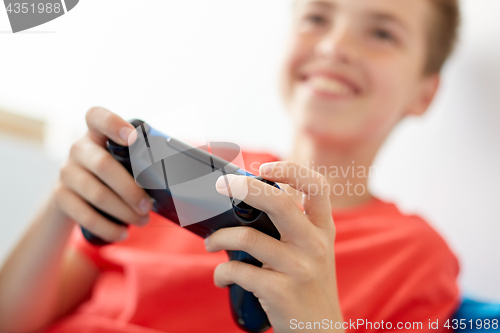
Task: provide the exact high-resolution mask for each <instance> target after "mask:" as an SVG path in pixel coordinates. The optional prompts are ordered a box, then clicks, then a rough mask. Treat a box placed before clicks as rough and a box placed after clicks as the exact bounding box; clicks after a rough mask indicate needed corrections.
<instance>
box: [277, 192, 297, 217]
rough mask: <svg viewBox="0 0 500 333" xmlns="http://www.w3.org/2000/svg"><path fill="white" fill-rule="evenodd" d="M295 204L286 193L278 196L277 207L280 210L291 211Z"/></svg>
mask: <svg viewBox="0 0 500 333" xmlns="http://www.w3.org/2000/svg"><path fill="white" fill-rule="evenodd" d="M294 205H295V204H294V203H293V202H292V200H291V199H290V197H289V196H288V195H286V193H283V194H280V195H279V196H277V197H276V203H275V207H276V208H275V209H276V210H277V211H278V212H285V213H286V212H289V211H291V210H292V208H293V206H294Z"/></svg>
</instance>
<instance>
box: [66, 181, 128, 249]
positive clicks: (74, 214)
mask: <svg viewBox="0 0 500 333" xmlns="http://www.w3.org/2000/svg"><path fill="white" fill-rule="evenodd" d="M56 199H57V202H58V205H59V207H61V209H62V210H63V211H64V212H65V213H66V214H67V215H68V216H69V217H70V218H71V219H72V220H74V221H75V222H76V223H78V224H80V225H81V226H83V227H84V228H85V229H87V230H88V231H90V232H91V233H93V234H94V235H96V236H98V237H99V238H101V239H103V240H105V241H108V242H117V241H121V240H124V239H125V238H127V236H128V231H127V227H124V226H120V225H118V224H116V223H113V222H111V221H109V220H107V219H106V218H104V217H103V216H102V215H101V214H99V213H98V212H97V211H96V210H95V209H94V208H92V207H91V206H90V205H89V204H88V203H87V202H85V201H84V200H83V199H82V198H81V197H79V196H78V195H77V194H76V193H74V192H73V191H71V190H70V189H68V188H67V187H65V186H63V185H60V186H58V187H57V189H56Z"/></svg>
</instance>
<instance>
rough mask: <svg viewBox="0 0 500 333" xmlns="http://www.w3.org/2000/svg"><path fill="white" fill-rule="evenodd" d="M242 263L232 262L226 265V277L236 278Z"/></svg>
mask: <svg viewBox="0 0 500 333" xmlns="http://www.w3.org/2000/svg"><path fill="white" fill-rule="evenodd" d="M241 265H242V263H241V262H240V261H237V260H231V261H229V262H227V263H225V267H224V271H225V273H226V275H228V276H234V275H236V274H237V273H238V271H239V270H240V267H241Z"/></svg>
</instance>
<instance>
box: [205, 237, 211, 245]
mask: <svg viewBox="0 0 500 333" xmlns="http://www.w3.org/2000/svg"><path fill="white" fill-rule="evenodd" d="M209 244H210V236H208V237H207V238H205V247H207V246H208V245H209Z"/></svg>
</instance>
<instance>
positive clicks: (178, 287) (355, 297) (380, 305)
mask: <svg viewBox="0 0 500 333" xmlns="http://www.w3.org/2000/svg"><path fill="white" fill-rule="evenodd" d="M243 159H244V161H245V165H246V166H247V168H246V169H247V170H248V171H250V172H253V173H258V166H259V165H260V163H264V162H270V161H275V160H276V157H274V156H272V155H268V154H255V153H243ZM255 162H258V163H255ZM332 214H333V218H334V221H335V225H336V231H337V236H336V240H335V254H336V263H337V280H338V290H339V297H340V305H341V308H342V313H343V317H344V321H345V322H347V323H349V321H351V322H356V321H357V320H358V319H363V320H365V323H366V321H370V322H371V323H372V326H371V327H373V329H370V326H369V325H368V326H360V327H359V328H358V329H353V326H349V329H348V330H349V331H375V330H376V329H375V328H377V323H378V324H380V323H381V321H382V320H383V321H384V323H386V325H387V322H391V324H392V325H393V328H396V325H397V324H398V323H399V322H401V323H403V325H404V324H405V323H406V322H411V323H413V322H421V323H422V327H421V328H419V329H416V330H415V331H418V332H422V331H426V330H427V329H428V327H429V320H430V321H431V322H435V321H436V320H439V326H440V328H442V327H443V324H444V322H445V321H446V319H448V318H449V317H450V316H451V314H452V313H453V311H454V310H455V309H456V307H457V305H458V302H459V291H458V288H457V284H456V278H457V274H458V262H457V259H456V258H455V256H454V254H453V253H452V252H451V251H450V249H449V247H448V246H447V244H446V243H445V241H444V240H443V239H442V238H441V237H440V236H439V235H438V234H437V232H436V231H435V230H434V229H432V228H431V227H430V226H429V224H427V223H426V222H425V221H424V220H422V219H421V218H420V217H418V216H413V215H411V216H409V215H404V214H402V213H401V212H400V211H399V210H398V209H397V208H396V207H395V206H394V205H393V204H390V203H386V202H383V201H381V200H379V199H373V200H371V201H370V202H368V203H366V204H364V205H362V206H359V207H356V208H352V209H345V210H342V211H333V212H332ZM69 244H70V246H72V247H76V249H77V250H79V251H81V252H82V253H84V254H85V255H86V256H88V257H89V258H90V259H91V260H93V262H94V263H95V264H96V265H97V266H98V267H99V268H100V269H101V273H100V275H99V278H98V280H97V282H96V284H95V286H94V289H93V292H92V296H91V298H90V299H89V300H88V301H86V302H84V303H83V304H81V305H80V306H79V307H78V308H77V309H75V310H74V311H73V312H72V313H70V314H69V315H67V316H66V317H64V318H62V319H61V320H59V321H58V322H56V323H55V324H53V325H52V326H50V327H49V328H48V329H47V330H46V331H45V332H46V333H60V332H76V333H78V332H99V333H110V332H123V333H158V332H170V333H183V332H186V333H187V332H189V333H194V332H204V333H211V332H213V333H221V332H224V333H231V332H242V331H241V330H240V329H239V328H238V327H237V326H236V325H235V324H234V322H233V319H232V317H231V312H230V308H229V298H228V291H227V288H226V289H220V288H217V287H215V286H214V283H213V271H214V268H215V267H216V266H217V265H218V264H219V263H222V262H225V261H227V260H228V258H227V255H226V253H225V252H224V251H222V252H219V253H207V252H206V251H205V247H204V243H203V239H202V238H201V237H198V236H196V235H194V234H192V233H191V232H189V231H188V230H186V229H184V228H181V227H179V226H178V225H176V224H174V223H172V222H170V221H168V220H166V219H164V218H163V217H161V216H159V215H157V214H155V213H151V221H150V223H149V224H148V225H147V226H146V227H142V228H139V227H135V226H130V236H129V238H128V239H127V240H125V241H124V242H121V243H116V244H112V245H108V246H104V247H94V246H92V245H89V244H88V243H87V242H86V241H85V239H84V238H83V237H82V235H81V232H80V230H79V228H76V227H75V230H74V233H73V235H72V237H71V239H70V242H69ZM384 327H387V326H384ZM409 331H411V330H409ZM268 332H272V329H271V330H269V331H268Z"/></svg>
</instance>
